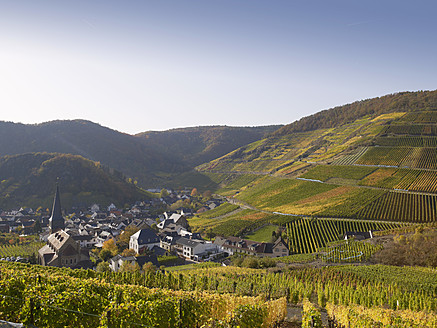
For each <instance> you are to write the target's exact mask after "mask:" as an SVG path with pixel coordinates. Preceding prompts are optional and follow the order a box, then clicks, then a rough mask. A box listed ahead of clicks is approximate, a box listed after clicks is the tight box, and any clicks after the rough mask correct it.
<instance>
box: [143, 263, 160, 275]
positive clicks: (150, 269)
mask: <svg viewBox="0 0 437 328" xmlns="http://www.w3.org/2000/svg"><path fill="white" fill-rule="evenodd" d="M156 270H158V268H157V267H156V266H155V265H153V263H152V262H147V263H144V265H143V272H144V273H155V272H156Z"/></svg>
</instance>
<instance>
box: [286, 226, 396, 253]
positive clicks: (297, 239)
mask: <svg viewBox="0 0 437 328" xmlns="http://www.w3.org/2000/svg"><path fill="white" fill-rule="evenodd" d="M395 227H399V225H397V224H388V223H384V222H380V223H379V222H378V223H375V222H366V221H358V220H320V219H310V218H302V219H297V220H295V221H293V222H290V223H289V224H287V236H288V240H289V249H290V251H291V252H293V253H298V254H301V253H314V252H318V251H319V250H320V249H322V248H324V247H326V246H327V245H328V244H329V243H331V242H334V241H337V240H339V239H342V238H343V236H344V234H345V233H346V232H367V231H370V230H372V231H374V230H387V229H393V228H395ZM339 250H340V251H341V249H339Z"/></svg>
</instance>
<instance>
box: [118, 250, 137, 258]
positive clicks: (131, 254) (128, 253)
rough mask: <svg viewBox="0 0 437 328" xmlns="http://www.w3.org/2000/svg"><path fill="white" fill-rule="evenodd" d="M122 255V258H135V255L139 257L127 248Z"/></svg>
mask: <svg viewBox="0 0 437 328" xmlns="http://www.w3.org/2000/svg"><path fill="white" fill-rule="evenodd" d="M121 255H122V256H126V257H128V256H135V255H137V253H136V252H135V251H134V250H133V249H130V248H126V249H125V250H124V251H123V252H122V253H121Z"/></svg>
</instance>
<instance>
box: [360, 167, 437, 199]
mask: <svg viewBox="0 0 437 328" xmlns="http://www.w3.org/2000/svg"><path fill="white" fill-rule="evenodd" d="M359 185H363V186H372V187H379V188H389V189H402V190H410V191H420V192H428V193H437V172H436V171H422V170H410V169H391V168H381V169H378V170H376V171H375V172H373V173H372V174H370V175H369V176H367V177H366V178H364V179H363V180H361V181H360V182H359Z"/></svg>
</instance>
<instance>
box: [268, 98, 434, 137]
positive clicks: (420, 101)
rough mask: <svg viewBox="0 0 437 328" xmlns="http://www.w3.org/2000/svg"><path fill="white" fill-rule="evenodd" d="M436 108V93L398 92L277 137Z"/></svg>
mask: <svg viewBox="0 0 437 328" xmlns="http://www.w3.org/2000/svg"><path fill="white" fill-rule="evenodd" d="M436 108H437V90H436V91H419V92H399V93H394V94H390V95H386V96H383V97H377V98H372V99H366V100H360V101H356V102H354V103H352V104H347V105H344V106H338V107H334V108H331V109H327V110H322V111H320V112H318V113H316V114H314V115H310V116H307V117H304V118H302V119H300V120H299V121H296V122H293V123H291V124H288V125H285V126H284V127H282V128H281V129H279V130H278V131H276V132H275V133H274V134H275V135H277V136H281V135H286V134H290V133H294V132H305V131H314V130H318V129H326V128H334V127H337V126H340V125H343V124H346V123H351V122H353V121H355V120H357V119H359V118H362V117H365V116H368V115H370V116H374V117H376V116H379V115H382V114H387V113H393V112H409V111H415V110H430V109H436Z"/></svg>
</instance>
